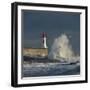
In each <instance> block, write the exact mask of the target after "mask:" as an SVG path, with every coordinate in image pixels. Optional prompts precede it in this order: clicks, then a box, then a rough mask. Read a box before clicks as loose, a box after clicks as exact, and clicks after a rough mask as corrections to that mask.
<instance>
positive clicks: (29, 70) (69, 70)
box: [22, 61, 80, 77]
mask: <svg viewBox="0 0 90 90" xmlns="http://www.w3.org/2000/svg"><path fill="white" fill-rule="evenodd" d="M79 74H80V64H79V63H73V64H71V63H70V64H69V63H61V62H51V61H50V62H43V61H42V62H38V61H37V62H34V61H33V62H31V61H25V62H24V63H23V72H22V76H23V77H39V76H55V75H59V76H60V75H79Z"/></svg>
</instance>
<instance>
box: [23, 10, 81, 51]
mask: <svg viewBox="0 0 90 90" xmlns="http://www.w3.org/2000/svg"><path fill="white" fill-rule="evenodd" d="M42 32H45V33H46V34H47V46H48V49H49V50H50V49H51V46H52V44H53V42H54V39H55V38H57V37H59V36H60V35H61V34H63V33H65V34H66V35H68V37H69V39H70V43H71V45H72V48H73V49H74V50H75V51H76V52H80V13H72V12H60V11H59V12H57V11H35V10H23V11H22V43H23V47H24V48H27V47H28V48H29V47H32V48H41V47H42V40H41V33H42Z"/></svg>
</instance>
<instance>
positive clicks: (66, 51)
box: [48, 34, 80, 62]
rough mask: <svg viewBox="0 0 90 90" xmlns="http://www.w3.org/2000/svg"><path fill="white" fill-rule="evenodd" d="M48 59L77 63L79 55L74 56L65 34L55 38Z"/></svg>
mask: <svg viewBox="0 0 90 90" xmlns="http://www.w3.org/2000/svg"><path fill="white" fill-rule="evenodd" d="M48 57H49V58H50V59H57V60H63V61H69V62H75V61H79V60H80V58H79V55H77V56H76V55H75V52H74V51H73V49H72V45H71V44H70V40H69V38H68V36H67V35H66V34H62V35H61V36H59V37H58V38H56V39H55V40H54V42H53V45H52V47H51V51H50V53H49V55H48Z"/></svg>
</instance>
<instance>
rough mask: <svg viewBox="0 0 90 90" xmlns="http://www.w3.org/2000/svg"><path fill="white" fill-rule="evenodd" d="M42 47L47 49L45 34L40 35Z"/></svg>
mask: <svg viewBox="0 0 90 90" xmlns="http://www.w3.org/2000/svg"><path fill="white" fill-rule="evenodd" d="M42 47H43V48H48V47H47V34H46V33H45V32H43V33H42Z"/></svg>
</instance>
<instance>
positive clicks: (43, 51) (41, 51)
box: [23, 48, 48, 57]
mask: <svg viewBox="0 0 90 90" xmlns="http://www.w3.org/2000/svg"><path fill="white" fill-rule="evenodd" d="M23 56H31V57H37V56H39V57H47V56H48V49H47V48H24V49H23Z"/></svg>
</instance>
